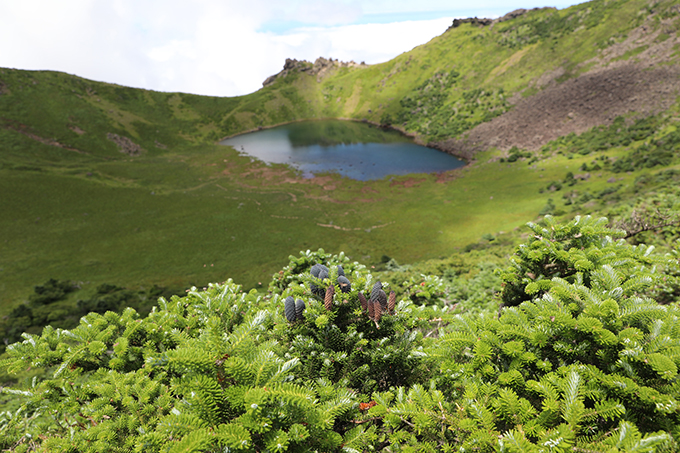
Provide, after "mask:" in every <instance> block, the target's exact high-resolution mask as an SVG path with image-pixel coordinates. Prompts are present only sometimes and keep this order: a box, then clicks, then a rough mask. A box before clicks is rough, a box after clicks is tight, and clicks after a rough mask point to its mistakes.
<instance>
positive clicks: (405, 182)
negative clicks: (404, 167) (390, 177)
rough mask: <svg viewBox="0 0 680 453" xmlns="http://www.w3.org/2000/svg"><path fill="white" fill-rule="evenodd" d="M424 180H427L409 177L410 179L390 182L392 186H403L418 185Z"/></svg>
mask: <svg viewBox="0 0 680 453" xmlns="http://www.w3.org/2000/svg"><path fill="white" fill-rule="evenodd" d="M423 182H425V180H424V179H416V178H408V179H403V180H399V181H392V182H391V183H390V187H394V186H402V187H406V188H409V187H418V186H419V185H421V184H422V183H423Z"/></svg>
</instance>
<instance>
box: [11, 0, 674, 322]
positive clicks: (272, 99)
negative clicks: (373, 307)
mask: <svg viewBox="0 0 680 453" xmlns="http://www.w3.org/2000/svg"><path fill="white" fill-rule="evenodd" d="M679 24H680V21H679V20H678V11H677V8H675V7H674V4H673V3H672V2H670V1H662V2H656V3H654V4H651V3H649V2H645V1H637V0H629V1H623V0H621V1H610V2H603V1H595V2H590V3H584V4H581V5H577V6H575V7H572V8H569V9H566V10H562V11H557V10H554V9H544V10H537V11H530V12H528V13H526V14H525V15H522V16H520V17H517V18H514V19H511V20H507V21H503V22H497V23H495V24H493V25H487V26H479V25H478V24H473V23H463V24H462V25H460V26H458V27H456V28H452V29H450V30H448V31H446V32H445V33H443V34H442V35H441V36H439V37H437V38H435V39H433V40H432V41H430V42H429V43H427V44H424V45H422V46H420V47H417V48H415V49H413V50H412V51H411V52H407V53H405V54H402V55H400V56H399V57H397V58H395V59H394V60H391V61H389V62H386V63H383V64H379V65H372V66H368V67H365V66H358V67H340V66H339V65H336V66H334V67H332V68H330V69H327V70H326V71H322V72H319V73H313V72H314V71H313V66H312V65H310V64H306V65H302V66H300V67H299V68H298V69H293V70H290V71H288V73H287V74H286V75H285V76H280V77H278V78H277V79H276V80H275V81H274V83H273V84H271V85H269V86H267V87H264V88H263V89H261V90H259V91H258V92H256V93H253V94H250V95H247V96H241V97H235V98H213V97H207V96H195V95H188V94H181V93H159V92H153V91H146V90H138V89H132V88H127V87H122V86H117V85H111V84H105V83H98V82H93V81H88V80H84V79H81V78H78V77H76V76H72V75H67V74H62V73H55V72H48V71H22V70H15V69H0V187H1V193H2V194H3V196H2V197H0V211H1V212H3V214H4V215H3V220H2V221H0V238H2V244H1V245H2V247H1V249H2V253H0V294H2V296H0V297H1V299H0V313H4V312H7V311H9V310H10V309H11V307H12V306H14V305H15V304H17V303H18V302H20V301H21V300H23V299H25V298H26V297H27V296H28V294H29V293H30V292H31V290H32V287H33V286H35V285H38V284H41V283H43V282H45V281H46V280H47V279H49V278H57V279H69V280H74V281H79V282H82V285H83V287H84V288H91V289H93V288H94V287H95V286H96V285H98V284H101V283H104V282H106V283H113V284H118V285H126V286H129V287H134V288H138V287H140V286H144V287H149V286H151V285H153V284H159V285H164V286H173V287H182V286H185V285H187V286H188V285H192V284H195V285H205V284H207V283H208V282H213V281H223V280H225V279H226V278H228V277H231V278H234V279H235V280H236V281H238V282H240V283H243V284H245V285H246V287H259V282H266V281H267V280H268V279H269V276H270V275H271V273H272V272H274V271H275V270H277V269H279V268H280V267H281V265H282V263H284V262H285V260H286V258H287V256H288V255H290V254H296V253H297V252H298V251H299V250H304V249H308V248H309V249H317V248H319V247H324V248H325V249H327V250H333V251H336V250H344V251H345V252H346V253H348V254H349V255H350V256H352V257H353V258H354V259H360V260H362V261H364V262H367V263H373V264H375V265H377V264H379V263H380V261H381V257H383V256H389V257H392V258H395V259H396V260H397V261H398V262H400V263H412V262H415V261H419V260H425V259H432V258H438V257H447V256H449V255H451V254H452V253H454V252H456V251H460V250H462V249H463V248H464V247H465V246H466V245H469V244H474V243H477V242H478V241H479V240H480V238H481V237H482V236H484V235H490V234H491V235H495V234H497V233H498V232H499V231H505V232H510V231H513V229H514V228H516V227H519V226H520V225H522V224H524V223H525V222H526V221H528V220H532V219H535V218H536V217H537V216H538V214H539V213H540V212H542V211H543V212H544V213H545V212H549V211H552V212H554V213H558V214H559V213H563V214H565V215H573V214H575V213H586V212H598V211H600V210H602V209H603V208H605V207H607V206H611V205H612V203H617V202H619V203H620V202H621V201H623V200H626V199H628V198H630V197H632V196H634V194H635V191H636V190H637V191H640V190H642V191H649V190H652V189H653V188H654V187H656V186H658V185H659V184H663V183H666V184H667V183H668V181H669V179H668V178H666V179H665V180H664V179H663V177H660V176H658V175H659V174H660V172H661V170H662V169H673V168H676V167H677V163H678V161H677V155H676V152H675V148H674V146H675V143H676V142H675V141H674V140H675V137H676V135H675V134H676V132H675V131H676V120H677V117H678V115H677V106H674V105H673V103H674V101H675V96H677V93H676V92H675V91H673V90H672V85H668V84H666V85H664V83H666V82H667V79H661V82H659V83H661V85H660V86H661V88H662V89H664V90H666V89H667V90H668V91H667V92H664V93H665V96H664V102H665V104H664V103H659V104H654V102H653V101H655V99H656V98H654V97H650V98H649V102H647V104H644V105H642V104H640V107H639V111H636V110H635V109H633V110H630V111H625V112H624V114H622V117H621V118H622V121H623V123H621V122H619V123H616V127H615V129H613V130H612V129H611V128H608V125H609V124H614V119H615V118H614V116H618V115H619V113H616V115H611V114H607V112H606V111H604V110H603V109H602V108H599V110H598V107H597V106H598V105H600V103H599V102H595V101H588V100H587V99H586V100H584V101H583V103H584V105H585V106H586V107H588V108H590V106H591V105H592V111H593V112H595V113H598V114H597V115H595V114H593V116H592V118H591V119H589V120H588V121H585V122H581V123H578V122H577V121H576V120H575V121H574V124H576V123H578V124H576V125H574V126H573V127H572V129H571V130H572V131H574V132H577V133H581V132H584V131H585V130H587V129H590V128H592V127H593V126H598V125H599V124H604V125H605V126H607V127H605V128H597V127H596V128H595V129H592V130H591V131H590V132H588V134H589V135H588V134H586V135H585V136H582V137H585V138H584V140H586V142H585V146H584V143H582V142H579V138H578V137H577V136H568V137H567V138H564V139H558V140H553V141H550V140H549V138H550V137H547V136H546V138H544V139H542V141H539V145H540V146H538V147H533V148H531V147H528V146H525V144H524V143H521V142H519V141H518V142H517V145H518V147H519V148H514V149H512V150H510V146H507V144H508V143H509V142H507V143H506V142H504V143H503V144H502V145H503V146H497V147H493V146H487V147H482V148H480V150H478V151H476V154H471V153H468V150H467V148H464V147H462V148H461V147H459V146H457V145H455V143H458V142H457V141H456V140H458V141H464V140H465V136H466V134H472V135H473V136H474V134H475V131H476V130H478V129H476V128H475V127H482V126H487V125H491V126H493V125H494V124H497V123H496V122H494V121H500V120H503V119H504V118H511V116H510V115H512V114H513V113H515V112H518V111H524V110H522V109H523V108H524V109H525V110H526V106H527V104H526V102H529V101H531V100H532V99H542V98H541V96H542V95H543V94H545V93H548V92H550V90H555V89H558V88H559V87H565V86H570V85H569V83H570V82H571V81H578V80H583V79H579V77H581V76H585V75H589V74H591V73H592V71H599V72H597V73H598V74H600V73H602V71H604V72H605V73H606V71H608V70H609V69H611V68H619V69H620V68H622V67H626V68H627V67H637V66H635V65H641V64H645V65H651V66H649V67H648V68H647V69H648V70H650V71H651V70H652V69H654V68H669V69H668V70H669V71H670V70H671V69H673V68H675V67H676V66H675V62H676V61H677V58H678V44H677V42H678V41H677V39H678V38H677V29H678V27H679ZM643 29H644V34H642V35H641V33H643V32H642V31H641V30H643ZM635 43H641V44H639V45H637V47H636V46H635ZM650 55H652V56H650ZM655 58H656V59H655ZM303 67H304V68H307V69H306V70H304V71H303V70H301V69H302V68H303ZM310 68H312V69H310ZM589 71H590V72H589ZM671 75H672V74H671ZM668 80H671V81H672V80H674V79H672V77H670V78H669V79H668ZM668 83H671V82H668ZM648 91H649V92H650V93H652V94H654V93H655V91H653V90H648ZM614 94H616V93H614ZM639 96H641V97H644V96H643V94H642V92H641V93H640V94H639ZM650 96H651V95H650ZM523 102H524V104H523ZM589 102H590V103H589ZM669 102H670V108H668V107H669V104H668V103H669ZM648 104H649V105H652V104H653V105H659V106H661V107H659V108H657V109H656V110H655V109H654V108H651V107H649V105H648ZM631 105H632V106H633V107H635V106H636V105H637V104H631ZM558 108H559V106H558ZM584 108H585V107H584ZM659 109H661V110H662V111H661V112H659ZM596 111H597V112H596ZM615 112H619V111H618V110H616V111H615ZM563 113H564V116H565V117H566V115H567V114H569V113H571V112H569V111H565V112H563ZM577 113H578V112H577ZM537 115H538V117H539V118H540V111H537ZM608 115H609V116H608ZM649 115H653V116H652V120H650V122H648V123H645V124H641V123H636V122H635V121H636V118H637V117H647V116H649ZM581 116H583V115H581ZM327 117H332V118H350V119H356V120H363V119H366V120H368V121H371V122H375V123H383V124H390V125H392V126H393V127H395V128H399V129H402V130H405V131H407V132H409V133H411V134H414V135H415V136H416V137H417V139H418V140H419V141H421V142H433V143H434V144H435V145H436V146H439V147H440V148H443V149H450V150H452V151H453V152H458V153H459V154H464V155H466V156H468V157H469V158H470V159H471V161H474V164H472V165H470V166H468V167H466V168H465V169H463V170H459V171H454V172H450V173H445V174H441V175H413V176H410V177H397V178H390V179H385V180H381V181H369V182H357V181H352V180H346V179H342V178H340V177H338V176H335V175H324V176H319V177H317V178H314V179H312V180H303V179H301V178H300V177H299V176H298V175H296V174H295V173H294V172H293V171H291V170H290V169H288V168H284V167H281V166H267V165H264V164H262V163H261V162H257V161H251V160H250V159H249V158H247V157H244V156H240V155H238V153H236V152H235V151H234V150H232V149H230V148H226V147H222V146H219V145H216V144H215V143H216V141H217V140H219V139H220V138H222V137H225V136H229V135H233V134H235V133H239V132H243V131H246V130H251V129H255V128H258V127H266V126H272V125H275V124H280V123H284V122H289V121H297V120H304V119H314V118H327ZM494 118H495V120H494V121H490V120H492V119H494ZM540 119H541V121H543V119H544V118H540ZM554 121H555V122H556V124H557V123H560V124H562V123H565V121H564V120H563V119H561V118H558V119H555V120H554ZM532 122H533V121H530V122H529V123H532ZM480 123H481V126H478V125H480ZM567 123H568V122H567ZM507 124H510V125H511V126H512V125H513V124H515V123H512V122H509V123H507ZM565 124H566V123H565ZM569 124H571V123H569ZM509 127H510V126H509ZM569 127H571V126H569ZM612 127H613V126H612ZM584 128H587V129H584ZM566 130H569V129H568V128H567V129H565V131H566ZM621 131H624V132H626V134H628V135H630V140H629V141H628V142H625V143H624V142H621V143H613V141H612V135H617V134H619V135H620V133H621ZM497 132H498V134H497V135H498V136H502V135H503V133H505V132H503V130H501V129H498V130H497ZM486 134H487V135H489V136H495V135H494V134H489V133H488V132H487V133H486ZM524 135H527V136H533V135H535V134H532V133H531V132H530V131H527V133H526V134H524ZM565 135H566V133H565ZM451 143H454V145H455V146H454V145H451ZM669 143H670V145H669ZM591 144H592V145H593V146H590V145H591ZM669 147H670V148H669ZM586 149H587V150H588V152H585V151H586ZM651 155H654V156H657V155H660V156H661V157H659V158H658V159H657V158H655V159H651V160H650V159H648V156H651ZM636 156H637V157H636ZM625 159H629V161H630V162H631V164H630V166H629V167H626V168H625V169H623V167H621V165H619V167H616V166H615V161H616V160H618V161H621V162H625ZM636 159H637V160H636ZM652 161H654V162H658V163H657V164H656V166H649V165H647V163H648V162H652ZM636 162H637V163H636ZM640 162H642V164H640ZM595 165H597V166H598V168H599V169H598V170H595V171H589V170H586V169H589V168H594V167H595ZM622 169H623V170H622ZM569 173H571V178H570V177H569ZM585 173H589V176H588V178H587V179H586V178H585V176H584V179H580V178H577V179H574V177H575V176H574V175H579V174H585ZM612 178H613V179H614V182H608V181H610V180H611V179H612ZM670 178H671V179H670V181H672V180H673V176H671V177H670ZM640 181H644V184H642V183H640ZM572 182H573V184H572ZM557 185H559V186H560V189H561V190H558V189H557ZM549 200H551V201H549ZM546 209H547V210H546ZM74 297H75V296H74Z"/></svg>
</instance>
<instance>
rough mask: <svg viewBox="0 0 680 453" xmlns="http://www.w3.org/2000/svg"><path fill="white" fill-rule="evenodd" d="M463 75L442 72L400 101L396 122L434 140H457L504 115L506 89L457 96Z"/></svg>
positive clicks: (477, 90) (467, 91)
mask: <svg viewBox="0 0 680 453" xmlns="http://www.w3.org/2000/svg"><path fill="white" fill-rule="evenodd" d="M459 76H460V74H459V73H458V72H457V71H455V70H452V71H446V72H444V71H441V72H437V73H435V74H434V75H433V76H432V77H430V78H429V79H427V80H425V81H424V82H423V83H421V84H420V85H419V86H417V87H416V88H415V89H414V90H413V91H412V92H411V93H410V94H409V95H407V96H405V97H403V98H402V99H400V100H399V104H400V106H401V111H400V112H399V113H398V114H397V117H396V122H397V123H399V124H402V125H403V126H405V127H406V128H407V129H409V130H413V131H417V132H418V133H420V134H422V135H427V136H429V137H431V138H432V139H434V140H442V139H444V138H447V137H454V136H457V135H459V134H460V133H462V132H464V131H466V130H468V129H472V128H473V127H475V126H476V125H477V124H480V123H482V122H484V121H490V120H491V119H493V118H494V117H496V116H498V115H501V114H502V113H504V112H505V111H506V110H507V109H508V106H509V104H508V103H507V101H506V100H505V97H504V96H503V89H502V88H501V89H498V90H483V89H481V88H475V89H472V90H466V91H463V92H462V93H461V94H460V95H456V94H454V93H455V90H452V87H453V86H454V85H455V84H456V82H457V80H458V78H459Z"/></svg>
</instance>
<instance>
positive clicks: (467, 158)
mask: <svg viewBox="0 0 680 453" xmlns="http://www.w3.org/2000/svg"><path fill="white" fill-rule="evenodd" d="M328 120H338V121H351V122H354V123H365V124H370V125H372V126H376V127H378V128H380V129H386V130H393V131H396V132H399V133H400V134H401V135H403V136H405V137H408V138H410V139H412V140H413V141H414V143H415V144H417V145H420V146H425V147H426V148H432V149H436V150H437V151H440V152H442V153H445V154H448V155H450V156H453V157H455V158H457V159H460V160H461V161H463V162H465V165H463V166H462V167H460V168H456V169H454V170H461V169H463V168H468V167H470V166H471V165H472V164H473V163H474V159H471V158H470V156H469V155H467V154H461V155H459V154H457V153H455V152H452V150H451V149H450V148H448V147H446V146H445V142H425V141H423V140H422V138H421V137H420V136H419V135H418V134H415V133H412V132H407V131H406V130H404V129H402V128H400V127H399V126H395V125H392V124H389V125H384V124H380V123H378V122H375V121H370V120H367V119H360V120H358V119H356V118H345V117H324V118H305V119H299V120H293V121H285V122H283V123H277V124H273V125H268V126H258V127H256V128H252V129H248V130H245V131H242V132H238V133H236V134H231V135H227V136H225V137H223V138H221V139H219V140H217V141H216V142H215V144H216V145H219V144H220V143H221V142H223V141H225V140H229V139H230V138H234V137H237V136H239V135H244V134H250V133H253V132H259V131H263V130H266V129H273V128H275V127H279V126H286V125H289V124H296V123H303V122H307V121H328ZM454 170H447V171H454Z"/></svg>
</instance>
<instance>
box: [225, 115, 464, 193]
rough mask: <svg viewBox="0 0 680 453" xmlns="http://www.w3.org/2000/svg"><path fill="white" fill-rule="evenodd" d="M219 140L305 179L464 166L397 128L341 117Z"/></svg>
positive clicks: (362, 178)
mask: <svg viewBox="0 0 680 453" xmlns="http://www.w3.org/2000/svg"><path fill="white" fill-rule="evenodd" d="M220 143H221V144H222V145H227V146H232V147H233V148H234V149H236V150H237V151H240V152H242V153H244V154H247V155H249V156H252V157H255V158H257V159H259V160H261V161H263V162H267V163H277V164H288V165H290V166H292V167H294V168H296V169H298V170H299V171H300V172H301V173H302V175H303V177H305V178H312V177H313V176H314V175H315V174H319V173H338V174H340V175H342V176H346V177H348V178H351V179H356V180H360V181H366V180H370V179H381V178H384V177H386V176H388V175H405V174H409V173H433V172H442V171H447V170H453V169H455V168H459V167H462V166H464V165H465V162H463V161H462V160H460V159H457V158H455V157H453V156H451V155H450V154H446V153H444V152H441V151H438V150H436V149H433V148H428V147H426V146H422V145H418V144H416V143H414V142H413V140H412V139H411V138H409V137H407V136H405V135H403V134H401V133H399V132H398V131H394V130H387V129H383V128H380V127H377V126H374V125H371V124H368V123H362V122H355V121H344V120H314V121H304V122H299V123H291V124H286V125H283V126H277V127H274V128H271V129H262V130H259V131H255V132H249V133H245V134H241V135H236V136H233V137H230V138H228V139H225V140H223V141H221V142H220Z"/></svg>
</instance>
